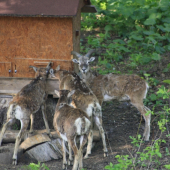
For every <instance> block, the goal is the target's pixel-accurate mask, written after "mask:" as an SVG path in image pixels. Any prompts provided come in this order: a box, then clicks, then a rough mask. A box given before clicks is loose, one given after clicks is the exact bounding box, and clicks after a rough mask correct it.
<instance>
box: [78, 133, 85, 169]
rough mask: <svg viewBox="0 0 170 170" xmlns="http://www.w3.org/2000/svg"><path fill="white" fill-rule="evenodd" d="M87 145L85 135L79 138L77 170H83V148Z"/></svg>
mask: <svg viewBox="0 0 170 170" xmlns="http://www.w3.org/2000/svg"><path fill="white" fill-rule="evenodd" d="M86 143H87V135H86V134H85V135H83V136H81V137H80V148H79V170H81V169H83V147H84V145H85V144H86Z"/></svg>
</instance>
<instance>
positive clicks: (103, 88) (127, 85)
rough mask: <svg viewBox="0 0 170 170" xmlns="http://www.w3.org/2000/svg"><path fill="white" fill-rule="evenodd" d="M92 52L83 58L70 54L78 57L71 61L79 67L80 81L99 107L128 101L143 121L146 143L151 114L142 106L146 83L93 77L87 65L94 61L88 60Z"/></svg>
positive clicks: (132, 77) (125, 77)
mask: <svg viewBox="0 0 170 170" xmlns="http://www.w3.org/2000/svg"><path fill="white" fill-rule="evenodd" d="M93 52H94V50H90V51H89V52H88V53H87V54H86V55H84V56H83V55H81V54H79V53H77V52H75V51H72V54H74V55H76V56H77V57H78V60H77V59H73V60H72V61H73V62H74V63H77V64H78V65H79V70H80V72H81V74H82V79H83V80H84V82H86V84H87V85H88V86H89V87H90V88H91V90H92V91H93V93H94V94H95V95H96V97H97V98H98V100H99V103H100V105H102V103H103V101H109V100H113V99H117V100H119V101H126V100H130V101H131V104H132V105H133V106H135V107H136V108H137V109H138V110H139V111H140V113H141V114H142V116H143V117H144V119H145V130H144V133H143V136H144V139H145V141H148V140H149V136H150V119H151V113H149V111H150V110H149V108H147V107H146V106H144V104H143V99H145V98H146V94H147V91H148V88H149V86H148V84H147V82H146V81H145V80H143V79H141V78H140V77H139V76H137V75H116V74H112V73H110V74H106V75H98V76H94V75H93V73H92V71H91V70H90V66H89V63H90V62H92V61H94V59H95V57H91V58H89V56H90V55H91V54H92V53H93ZM146 113H147V114H146Z"/></svg>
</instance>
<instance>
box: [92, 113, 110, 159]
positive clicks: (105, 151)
mask: <svg viewBox="0 0 170 170" xmlns="http://www.w3.org/2000/svg"><path fill="white" fill-rule="evenodd" d="M94 119H95V123H96V125H97V127H98V129H99V131H100V134H101V136H102V141H103V150H104V157H107V156H108V150H107V147H106V140H105V134H104V130H103V126H102V125H101V123H100V122H101V121H100V119H99V117H98V116H95V117H94Z"/></svg>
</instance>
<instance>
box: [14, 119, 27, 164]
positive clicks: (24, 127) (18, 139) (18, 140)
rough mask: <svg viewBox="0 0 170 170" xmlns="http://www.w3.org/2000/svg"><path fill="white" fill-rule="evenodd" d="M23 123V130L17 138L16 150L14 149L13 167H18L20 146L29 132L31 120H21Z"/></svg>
mask: <svg viewBox="0 0 170 170" xmlns="http://www.w3.org/2000/svg"><path fill="white" fill-rule="evenodd" d="M20 122H21V129H20V131H19V133H18V135H17V137H16V141H15V148H14V154H13V158H12V159H13V163H12V164H13V165H17V153H18V147H19V144H20V142H21V138H22V136H23V135H24V133H25V131H26V130H27V127H28V124H29V120H27V119H26V120H20Z"/></svg>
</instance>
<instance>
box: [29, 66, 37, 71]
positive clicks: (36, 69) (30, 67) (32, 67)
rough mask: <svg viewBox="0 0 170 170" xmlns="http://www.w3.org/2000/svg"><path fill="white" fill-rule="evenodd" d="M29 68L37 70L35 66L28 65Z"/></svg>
mask: <svg viewBox="0 0 170 170" xmlns="http://www.w3.org/2000/svg"><path fill="white" fill-rule="evenodd" d="M29 68H33V69H34V71H35V72H37V67H35V66H29Z"/></svg>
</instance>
